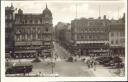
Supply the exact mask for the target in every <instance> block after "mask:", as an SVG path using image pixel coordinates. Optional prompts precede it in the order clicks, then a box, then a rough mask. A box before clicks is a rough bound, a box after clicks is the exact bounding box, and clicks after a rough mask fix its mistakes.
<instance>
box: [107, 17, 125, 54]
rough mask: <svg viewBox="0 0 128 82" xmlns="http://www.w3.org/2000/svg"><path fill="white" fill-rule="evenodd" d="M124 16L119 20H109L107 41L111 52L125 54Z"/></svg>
mask: <svg viewBox="0 0 128 82" xmlns="http://www.w3.org/2000/svg"><path fill="white" fill-rule="evenodd" d="M124 20H125V16H123V17H122V18H121V19H119V20H110V24H109V42H110V49H111V54H113V55H124V54H125V21H124Z"/></svg>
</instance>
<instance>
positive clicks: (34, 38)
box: [14, 5, 53, 58]
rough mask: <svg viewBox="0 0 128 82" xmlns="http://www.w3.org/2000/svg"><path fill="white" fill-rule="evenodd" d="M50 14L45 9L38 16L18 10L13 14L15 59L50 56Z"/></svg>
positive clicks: (51, 25) (51, 44)
mask: <svg viewBox="0 0 128 82" xmlns="http://www.w3.org/2000/svg"><path fill="white" fill-rule="evenodd" d="M52 19H53V18H52V13H51V11H50V10H49V9H48V7H47V5H46V8H45V9H44V10H43V12H42V13H40V14H33V13H31V14H28V13H23V10H21V9H19V10H18V13H16V14H15V25H14V27H15V28H14V32H15V36H14V37H15V45H14V46H15V50H14V51H15V54H14V57H16V58H24V57H28V58H29V57H35V56H37V55H38V56H43V57H44V56H51V51H52V48H53V42H52V28H53V24H52Z"/></svg>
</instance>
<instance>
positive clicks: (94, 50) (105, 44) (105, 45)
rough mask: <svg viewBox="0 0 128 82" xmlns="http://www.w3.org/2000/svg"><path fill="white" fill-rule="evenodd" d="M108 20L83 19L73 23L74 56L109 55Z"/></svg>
mask: <svg viewBox="0 0 128 82" xmlns="http://www.w3.org/2000/svg"><path fill="white" fill-rule="evenodd" d="M108 23H109V21H108V19H106V16H104V18H103V19H101V18H100V17H99V18H98V19H93V18H89V19H86V18H81V19H75V20H72V21H71V31H72V32H71V33H72V35H71V36H72V40H73V43H74V45H73V48H72V49H73V50H74V52H75V53H74V54H76V55H77V54H79V55H92V54H93V55H107V54H109V36H108Z"/></svg>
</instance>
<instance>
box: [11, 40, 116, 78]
mask: <svg viewBox="0 0 128 82" xmlns="http://www.w3.org/2000/svg"><path fill="white" fill-rule="evenodd" d="M54 48H55V49H54V52H53V53H54V54H53V55H57V56H58V57H57V58H56V60H55V59H54V62H55V65H53V64H51V63H50V62H51V61H52V58H47V59H45V60H43V59H42V58H40V60H41V62H38V63H32V65H33V70H32V72H30V73H29V75H30V76H31V75H37V76H46V74H47V76H50V74H57V76H59V77H95V76H96V77H98V76H99V77H100V76H104V77H112V76H117V75H115V74H114V72H115V71H116V70H115V69H108V68H106V67H103V66H102V65H97V67H96V70H94V68H88V66H87V64H86V63H85V62H83V61H81V60H78V61H74V62H67V61H66V60H67V59H68V57H69V56H70V54H69V53H68V52H67V51H66V50H65V49H64V48H63V47H61V46H60V45H59V44H58V43H55V42H54ZM32 60H33V59H20V60H19V59H15V60H10V61H11V62H19V61H20V62H31V61H32ZM103 71H104V72H103Z"/></svg>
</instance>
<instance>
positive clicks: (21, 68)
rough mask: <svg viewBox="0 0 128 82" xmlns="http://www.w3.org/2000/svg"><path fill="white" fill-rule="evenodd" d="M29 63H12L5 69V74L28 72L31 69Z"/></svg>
mask: <svg viewBox="0 0 128 82" xmlns="http://www.w3.org/2000/svg"><path fill="white" fill-rule="evenodd" d="M32 67H33V66H32V64H30V63H14V64H13V66H11V67H9V68H7V69H6V74H19V73H29V72H31V71H32Z"/></svg>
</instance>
